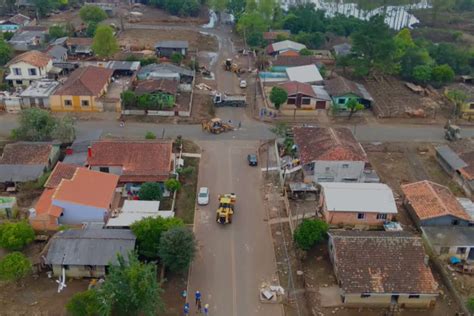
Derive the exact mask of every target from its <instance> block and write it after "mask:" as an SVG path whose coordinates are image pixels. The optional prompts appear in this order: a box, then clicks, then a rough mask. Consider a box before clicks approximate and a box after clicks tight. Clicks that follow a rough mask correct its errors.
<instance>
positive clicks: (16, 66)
mask: <svg viewBox="0 0 474 316" xmlns="http://www.w3.org/2000/svg"><path fill="white" fill-rule="evenodd" d="M6 66H7V67H8V68H9V69H10V74H9V75H8V76H7V77H6V80H9V81H11V82H12V83H13V86H15V87H21V86H28V85H30V84H31V82H32V81H33V80H38V79H43V78H46V77H47V76H48V72H49V71H51V69H52V68H53V60H52V59H51V57H50V56H48V55H47V54H44V53H42V52H39V51H36V50H32V51H28V52H26V53H23V54H21V55H18V56H16V57H15V58H13V59H12V60H10V61H9V62H8V63H7V65H6Z"/></svg>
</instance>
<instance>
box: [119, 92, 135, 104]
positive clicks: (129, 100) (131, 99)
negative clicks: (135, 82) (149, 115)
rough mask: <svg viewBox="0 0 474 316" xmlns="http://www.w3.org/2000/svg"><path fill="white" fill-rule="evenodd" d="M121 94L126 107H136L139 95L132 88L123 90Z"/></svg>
mask: <svg viewBox="0 0 474 316" xmlns="http://www.w3.org/2000/svg"><path fill="white" fill-rule="evenodd" d="M120 96H121V98H122V103H123V105H124V107H125V108H129V107H134V106H136V105H137V95H136V94H135V92H133V91H132V90H126V91H124V92H122V94H121V95H120Z"/></svg>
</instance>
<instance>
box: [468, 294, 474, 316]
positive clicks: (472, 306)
mask: <svg viewBox="0 0 474 316" xmlns="http://www.w3.org/2000/svg"><path fill="white" fill-rule="evenodd" d="M467 309H468V310H469V311H470V312H471V313H474V296H472V297H470V298H469V299H468V300H467Z"/></svg>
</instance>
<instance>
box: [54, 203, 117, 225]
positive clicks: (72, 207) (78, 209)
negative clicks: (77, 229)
mask: <svg viewBox="0 0 474 316" xmlns="http://www.w3.org/2000/svg"><path fill="white" fill-rule="evenodd" d="M53 205H57V206H59V207H62V208H63V209H64V211H63V215H62V216H61V217H59V224H72V225H74V224H76V225H77V224H81V223H84V222H104V218H105V216H106V215H107V214H108V209H103V208H98V207H92V206H86V205H79V204H74V203H69V202H66V201H59V200H53Z"/></svg>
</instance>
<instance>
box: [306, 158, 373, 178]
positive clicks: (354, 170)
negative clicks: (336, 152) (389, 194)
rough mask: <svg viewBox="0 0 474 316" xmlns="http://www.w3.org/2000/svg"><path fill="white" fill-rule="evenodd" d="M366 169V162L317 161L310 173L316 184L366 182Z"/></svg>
mask: <svg viewBox="0 0 474 316" xmlns="http://www.w3.org/2000/svg"><path fill="white" fill-rule="evenodd" d="M364 167H365V162H364V161H316V162H314V169H313V170H311V171H309V173H310V174H311V173H312V179H311V180H313V181H314V182H316V183H318V182H364ZM305 170H306V168H305Z"/></svg>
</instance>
